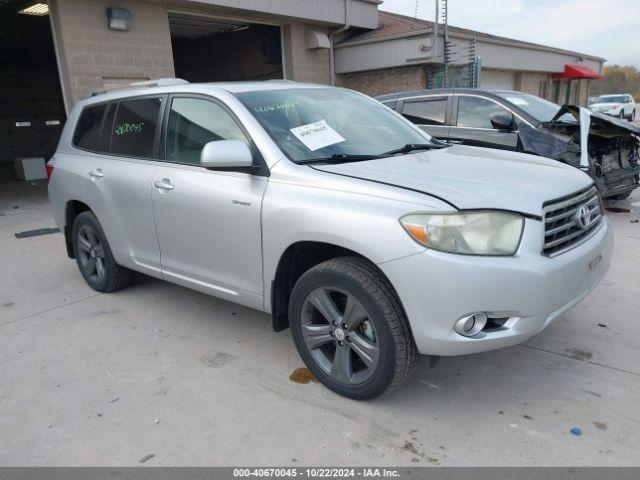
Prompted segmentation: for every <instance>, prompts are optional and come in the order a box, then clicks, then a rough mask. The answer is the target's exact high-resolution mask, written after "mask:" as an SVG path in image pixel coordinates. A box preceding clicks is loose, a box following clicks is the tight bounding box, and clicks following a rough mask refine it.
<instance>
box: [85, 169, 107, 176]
mask: <svg viewBox="0 0 640 480" xmlns="http://www.w3.org/2000/svg"><path fill="white" fill-rule="evenodd" d="M89 176H90V177H93V178H102V177H104V173H102V169H101V168H96V169H95V170H91V171H90V172H89Z"/></svg>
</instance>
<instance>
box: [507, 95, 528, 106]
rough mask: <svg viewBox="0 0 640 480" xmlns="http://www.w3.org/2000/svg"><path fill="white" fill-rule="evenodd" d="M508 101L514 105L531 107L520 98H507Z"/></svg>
mask: <svg viewBox="0 0 640 480" xmlns="http://www.w3.org/2000/svg"><path fill="white" fill-rule="evenodd" d="M507 100H508V101H509V102H511V103H513V104H514V105H529V103H528V102H527V101H526V100H525V99H524V98H520V97H507Z"/></svg>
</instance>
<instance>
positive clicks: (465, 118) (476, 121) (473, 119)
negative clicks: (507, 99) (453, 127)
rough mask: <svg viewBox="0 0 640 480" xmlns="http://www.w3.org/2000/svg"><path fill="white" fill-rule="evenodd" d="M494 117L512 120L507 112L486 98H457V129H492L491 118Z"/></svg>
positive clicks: (511, 115)
mask: <svg viewBox="0 0 640 480" xmlns="http://www.w3.org/2000/svg"><path fill="white" fill-rule="evenodd" d="M495 115H506V116H508V117H510V118H513V114H512V113H511V112H510V111H509V110H507V109H506V108H504V107H502V106H501V105H498V104H497V103H495V102H492V101H491V100H487V99H486V98H482V97H465V96H460V97H458V127H470V128H489V129H493V126H492V125H491V117H493V116H495Z"/></svg>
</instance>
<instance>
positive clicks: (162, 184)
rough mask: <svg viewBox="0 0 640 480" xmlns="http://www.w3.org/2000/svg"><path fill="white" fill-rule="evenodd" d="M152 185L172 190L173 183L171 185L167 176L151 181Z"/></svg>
mask: <svg viewBox="0 0 640 480" xmlns="http://www.w3.org/2000/svg"><path fill="white" fill-rule="evenodd" d="M153 186H154V187H156V188H157V189H158V190H173V185H171V180H169V179H168V178H163V179H162V180H160V181H158V182H153Z"/></svg>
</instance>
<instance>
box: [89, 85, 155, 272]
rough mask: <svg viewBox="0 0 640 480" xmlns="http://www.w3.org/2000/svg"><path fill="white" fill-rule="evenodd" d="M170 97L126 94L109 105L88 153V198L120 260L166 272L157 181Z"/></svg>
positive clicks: (144, 269)
mask: <svg viewBox="0 0 640 480" xmlns="http://www.w3.org/2000/svg"><path fill="white" fill-rule="evenodd" d="M165 101H166V98H165V97H164V96H158V95H156V96H145V97H136V98H129V99H123V100H121V101H119V102H112V103H110V104H109V105H108V106H107V109H106V111H105V113H104V119H103V121H102V129H101V133H100V135H99V138H98V139H97V147H96V148H95V150H96V152H95V153H91V154H87V155H86V160H87V165H86V168H85V177H86V179H87V182H85V198H86V199H87V203H88V204H89V205H90V207H91V208H92V209H93V211H94V213H95V214H96V216H97V217H98V220H99V221H100V224H101V226H102V228H103V230H104V232H105V235H106V236H107V239H108V241H109V245H110V247H111V250H112V252H113V255H114V258H115V259H116V261H117V262H118V263H119V264H121V265H123V266H126V267H130V268H133V269H136V270H140V271H143V272H145V273H148V274H150V275H154V276H159V275H160V249H159V248H158V241H157V239H156V231H155V225H154V221H153V206H152V203H151V185H152V182H153V174H154V172H155V170H156V168H157V166H158V165H157V158H158V139H159V135H160V125H161V122H160V118H161V114H162V106H163V105H164V102H165Z"/></svg>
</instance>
